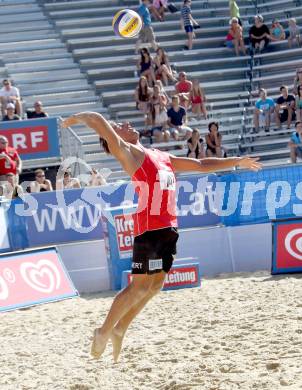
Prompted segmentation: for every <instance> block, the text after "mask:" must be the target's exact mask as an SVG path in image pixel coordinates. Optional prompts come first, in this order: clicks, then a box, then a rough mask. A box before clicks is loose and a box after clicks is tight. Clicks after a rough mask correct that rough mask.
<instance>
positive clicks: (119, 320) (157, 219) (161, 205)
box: [63, 112, 261, 362]
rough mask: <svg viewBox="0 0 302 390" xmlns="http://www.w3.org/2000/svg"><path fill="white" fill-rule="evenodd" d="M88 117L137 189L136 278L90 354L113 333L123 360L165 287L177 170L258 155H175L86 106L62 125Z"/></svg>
mask: <svg viewBox="0 0 302 390" xmlns="http://www.w3.org/2000/svg"><path fill="white" fill-rule="evenodd" d="M79 123H84V124H86V125H87V126H88V127H90V128H92V129H94V130H95V131H96V133H97V134H98V135H99V136H100V138H101V140H102V142H103V146H104V149H105V150H106V151H107V152H109V153H111V154H112V155H113V156H114V157H115V158H116V159H117V160H118V161H119V162H120V163H121V165H122V167H123V169H124V170H125V171H126V172H127V173H128V174H129V176H130V177H131V180H132V182H133V184H134V186H135V188H136V191H137V192H138V198H139V199H138V209H137V212H136V215H135V216H134V236H135V239H134V246H133V260H132V276H133V278H132V282H131V284H129V286H127V287H126V288H125V289H124V290H122V291H120V292H119V293H118V294H117V295H116V297H115V299H114V301H113V303H112V306H111V308H110V310H109V313H108V314H107V317H106V319H105V321H104V323H103V325H102V326H101V327H100V328H97V329H96V330H95V331H94V340H93V343H92V347H91V354H92V356H93V357H95V358H99V357H100V356H101V355H102V353H103V352H104V350H105V348H106V344H107V342H108V340H109V339H111V341H112V345H113V358H114V361H115V362H116V361H117V360H118V357H119V354H120V351H121V347H122V341H123V338H124V336H125V333H126V331H127V329H128V327H129V325H130V324H131V322H132V321H133V320H134V318H135V317H136V316H137V315H138V313H139V312H140V311H141V310H142V309H143V308H144V307H145V305H146V304H147V302H148V301H149V300H150V299H151V298H152V297H154V296H155V295H156V294H157V293H158V292H159V291H160V290H161V288H162V286H163V283H164V280H165V275H166V273H167V272H169V270H170V269H171V267H172V263H173V255H174V254H175V253H176V242H177V239H178V233H177V218H176V201H175V193H176V179H175V173H176V172H186V171H197V172H202V173H209V172H214V171H216V170H220V169H229V168H233V167H240V168H247V169H252V170H258V169H260V168H261V164H260V163H258V162H257V160H258V159H257V158H249V157H230V158H225V159H218V158H205V159H201V160H198V159H194V158H185V157H175V156H172V155H171V154H169V153H166V152H161V151H159V150H156V149H146V148H144V147H143V146H142V145H141V144H140V142H139V132H138V131H136V130H135V129H134V128H133V127H132V126H131V125H130V124H129V123H128V122H127V123H123V124H120V123H118V124H116V123H112V122H110V123H109V122H108V121H107V120H106V119H105V118H104V117H103V116H102V115H100V114H98V113H94V112H83V113H79V114H76V115H72V116H71V117H69V118H67V119H66V120H65V121H64V123H63V127H69V126H73V125H76V124H79Z"/></svg>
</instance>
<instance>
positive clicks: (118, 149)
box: [62, 112, 144, 176]
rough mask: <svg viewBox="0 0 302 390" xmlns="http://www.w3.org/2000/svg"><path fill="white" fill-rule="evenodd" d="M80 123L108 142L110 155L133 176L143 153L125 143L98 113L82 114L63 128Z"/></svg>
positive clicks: (67, 120)
mask: <svg viewBox="0 0 302 390" xmlns="http://www.w3.org/2000/svg"><path fill="white" fill-rule="evenodd" d="M79 123H84V124H86V126H88V127H90V128H92V129H93V130H95V132H96V133H97V134H98V135H99V136H100V137H101V138H103V139H104V140H106V141H107V144H108V147H109V150H110V153H111V154H112V155H113V156H114V157H115V158H116V159H117V160H119V162H120V163H121V165H122V167H123V168H124V170H125V171H126V172H127V173H128V174H129V175H130V176H132V175H133V173H134V172H135V171H136V170H137V169H138V167H139V166H140V165H141V162H142V160H143V158H144V154H143V152H142V151H141V150H140V149H139V148H138V147H137V146H136V145H133V144H132V143H129V142H127V141H125V140H124V139H123V138H122V137H121V136H120V135H119V134H117V132H116V131H115V130H114V129H113V127H112V126H111V124H110V123H109V122H108V121H107V120H106V119H105V118H104V117H103V116H102V115H101V114H98V113H96V112H81V113H79V114H75V115H72V116H70V117H69V118H67V119H65V120H64V121H63V123H62V127H63V128H66V127H70V126H73V125H76V124H79Z"/></svg>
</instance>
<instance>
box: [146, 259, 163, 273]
mask: <svg viewBox="0 0 302 390" xmlns="http://www.w3.org/2000/svg"><path fill="white" fill-rule="evenodd" d="M156 269H163V261H162V259H156V260H149V271H154V270H156Z"/></svg>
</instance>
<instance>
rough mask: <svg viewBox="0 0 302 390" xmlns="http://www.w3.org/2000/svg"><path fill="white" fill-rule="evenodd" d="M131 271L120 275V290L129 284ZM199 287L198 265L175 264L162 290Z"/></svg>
mask: <svg viewBox="0 0 302 390" xmlns="http://www.w3.org/2000/svg"><path fill="white" fill-rule="evenodd" d="M131 278H132V275H131V271H129V270H127V271H124V272H123V275H122V288H125V287H126V286H128V284H129V283H130V282H131ZM199 286H200V271H199V263H190V262H188V263H187V264H186V262H185V260H184V262H183V263H182V264H177V263H175V264H174V265H173V267H172V268H171V270H170V272H169V273H168V274H167V276H166V279H165V282H164V286H163V289H162V290H177V289H180V288H192V287H199Z"/></svg>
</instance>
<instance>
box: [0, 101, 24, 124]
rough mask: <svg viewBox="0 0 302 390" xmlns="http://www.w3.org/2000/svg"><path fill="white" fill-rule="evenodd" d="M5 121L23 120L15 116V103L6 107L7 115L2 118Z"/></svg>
mask: <svg viewBox="0 0 302 390" xmlns="http://www.w3.org/2000/svg"><path fill="white" fill-rule="evenodd" d="M2 120H3V121H19V120H21V118H20V117H19V115H16V114H15V106H14V105H13V103H8V105H7V106H6V115H4V117H3V118H2Z"/></svg>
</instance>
